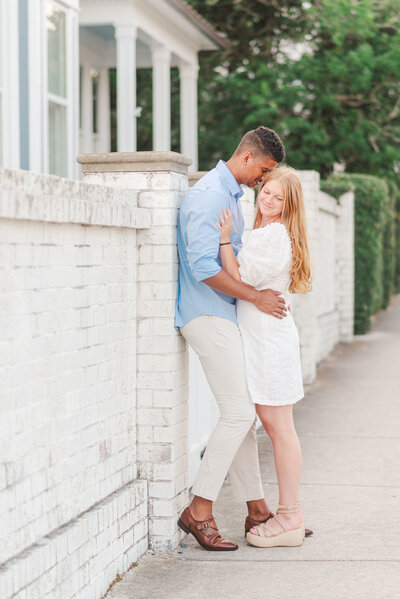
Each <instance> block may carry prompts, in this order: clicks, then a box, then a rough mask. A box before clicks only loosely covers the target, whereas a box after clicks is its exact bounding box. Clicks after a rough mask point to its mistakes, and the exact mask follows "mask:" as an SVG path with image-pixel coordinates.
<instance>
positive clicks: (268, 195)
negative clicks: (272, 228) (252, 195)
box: [258, 179, 285, 224]
mask: <svg viewBox="0 0 400 599" xmlns="http://www.w3.org/2000/svg"><path fill="white" fill-rule="evenodd" d="M284 199H285V191H284V189H283V185H282V184H281V183H280V181H278V180H274V179H273V180H272V181H268V182H267V183H266V184H265V185H264V187H263V188H262V189H261V191H260V193H259V194H258V207H259V209H260V212H261V216H262V222H263V223H264V224H266V223H267V222H271V221H277V220H279V219H280V217H281V214H282V210H283V202H284Z"/></svg>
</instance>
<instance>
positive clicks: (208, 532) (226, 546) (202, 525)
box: [178, 507, 239, 551]
mask: <svg viewBox="0 0 400 599" xmlns="http://www.w3.org/2000/svg"><path fill="white" fill-rule="evenodd" d="M178 526H179V528H181V529H182V530H183V531H184V532H186V533H187V534H192V535H193V536H194V538H195V539H196V541H197V542H198V543H199V545H201V546H202V547H204V549H208V551H235V550H236V549H239V546H238V545H236V543H231V542H230V541H227V540H226V539H223V538H222V537H221V535H220V534H219V532H218V528H217V525H216V523H215V520H214V518H213V517H212V516H208V517H207V518H206V519H205V520H195V519H194V518H193V516H192V514H191V513H190V510H189V508H188V507H187V508H186V509H185V510H184V511H183V512H182V514H181V517H180V518H179V520H178Z"/></svg>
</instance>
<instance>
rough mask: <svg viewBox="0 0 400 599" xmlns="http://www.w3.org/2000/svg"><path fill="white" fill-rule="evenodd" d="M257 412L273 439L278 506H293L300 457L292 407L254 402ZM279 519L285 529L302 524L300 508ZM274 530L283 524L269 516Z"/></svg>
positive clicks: (280, 530)
mask: <svg viewBox="0 0 400 599" xmlns="http://www.w3.org/2000/svg"><path fill="white" fill-rule="evenodd" d="M256 410H257V414H258V416H259V417H260V420H261V422H262V424H263V427H264V429H265V430H266V432H267V434H268V436H269V437H270V439H271V441H272V446H273V450H274V458H275V468H276V475H277V479H278V487H279V503H280V505H286V506H294V505H296V504H297V503H298V501H299V487H300V478H301V467H302V456H301V447H300V442H299V438H298V436H297V433H296V429H295V427H294V422H293V406H292V405H289V406H264V405H260V404H257V405H256ZM279 518H280V520H281V521H282V522H283V523H284V524H285V526H286V527H287V528H288V529H291V528H297V527H299V526H300V525H301V523H302V521H303V517H302V514H301V511H300V509H299V511H297V512H295V513H290V514H283V513H282V514H279ZM268 523H269V525H270V527H271V528H272V529H274V530H276V532H277V533H280V532H282V527H281V526H280V525H279V523H278V522H277V521H276V520H275V518H272V519H271V520H269V521H268Z"/></svg>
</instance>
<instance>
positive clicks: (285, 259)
mask: <svg viewBox="0 0 400 599" xmlns="http://www.w3.org/2000/svg"><path fill="white" fill-rule="evenodd" d="M237 260H238V263H239V273H240V276H241V279H242V281H244V282H245V283H248V284H249V285H252V286H253V287H255V288H256V289H266V288H268V287H271V288H274V287H273V283H274V282H276V281H277V280H279V279H280V278H281V277H282V276H283V277H285V276H287V273H288V271H289V270H290V267H291V261H292V248H291V242H290V237H289V235H288V232H287V230H286V227H285V226H284V225H283V224H281V223H271V224H269V225H267V226H265V227H262V228H259V229H254V230H253V231H252V232H251V233H250V235H249V237H248V240H247V242H246V243H245V244H244V246H243V248H242V249H241V250H240V251H239V253H238V256H237Z"/></svg>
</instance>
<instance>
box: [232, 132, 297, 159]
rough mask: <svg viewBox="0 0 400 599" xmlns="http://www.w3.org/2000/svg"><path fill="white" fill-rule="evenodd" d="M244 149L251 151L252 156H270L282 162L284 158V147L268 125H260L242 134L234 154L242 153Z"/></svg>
mask: <svg viewBox="0 0 400 599" xmlns="http://www.w3.org/2000/svg"><path fill="white" fill-rule="evenodd" d="M246 151H249V152H251V153H252V154H254V156H259V155H262V156H268V157H271V158H272V159H273V160H275V162H282V160H284V159H285V148H284V146H283V143H282V141H281V139H280V137H279V135H278V134H277V133H275V131H274V130H273V129H268V127H263V126H260V127H257V129H253V130H252V131H248V132H247V133H245V134H244V135H243V137H242V139H241V140H240V143H239V145H238V147H237V148H236V150H235V154H242V153H243V152H246Z"/></svg>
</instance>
